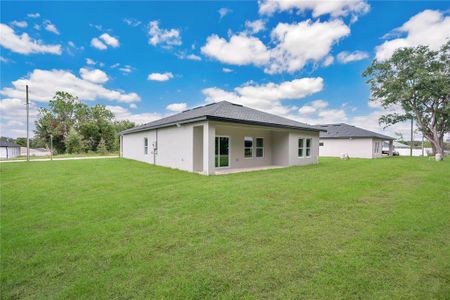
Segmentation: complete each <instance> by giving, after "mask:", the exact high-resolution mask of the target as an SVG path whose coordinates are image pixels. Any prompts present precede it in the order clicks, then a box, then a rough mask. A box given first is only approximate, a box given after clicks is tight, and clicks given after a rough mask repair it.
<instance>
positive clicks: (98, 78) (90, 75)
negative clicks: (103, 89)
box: [80, 68, 109, 83]
mask: <svg viewBox="0 0 450 300" xmlns="http://www.w3.org/2000/svg"><path fill="white" fill-rule="evenodd" d="M80 76H81V78H83V79H84V80H87V81H90V82H93V83H105V82H107V81H108V80H109V78H108V75H106V73H105V72H103V71H102V70H99V69H87V68H81V69H80Z"/></svg>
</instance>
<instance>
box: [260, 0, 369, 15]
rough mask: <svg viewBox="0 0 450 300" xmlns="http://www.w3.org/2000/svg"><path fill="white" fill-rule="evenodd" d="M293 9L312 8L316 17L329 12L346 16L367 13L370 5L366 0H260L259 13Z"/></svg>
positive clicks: (267, 13)
mask: <svg viewBox="0 0 450 300" xmlns="http://www.w3.org/2000/svg"><path fill="white" fill-rule="evenodd" d="M293 10H298V11H299V12H300V13H303V12H305V11H307V10H310V11H311V12H312V16H313V17H314V18H317V17H320V16H322V15H327V14H329V15H331V16H332V17H345V16H348V15H355V16H357V15H363V14H366V13H367V12H368V11H369V10H370V5H369V4H368V3H367V2H366V1H364V0H339V1H304V0H290V1H285V0H262V1H260V2H259V13H260V14H262V15H272V14H274V13H275V12H278V11H293Z"/></svg>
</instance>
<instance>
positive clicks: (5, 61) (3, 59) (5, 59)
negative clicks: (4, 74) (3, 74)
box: [0, 55, 11, 64]
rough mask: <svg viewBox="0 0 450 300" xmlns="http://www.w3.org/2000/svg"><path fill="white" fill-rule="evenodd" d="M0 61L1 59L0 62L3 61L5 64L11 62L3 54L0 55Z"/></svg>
mask: <svg viewBox="0 0 450 300" xmlns="http://www.w3.org/2000/svg"><path fill="white" fill-rule="evenodd" d="M0 61H1V62H2V63H5V64H7V63H10V62H11V60H10V59H8V58H6V57H4V56H2V55H0Z"/></svg>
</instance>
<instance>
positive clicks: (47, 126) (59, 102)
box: [35, 92, 89, 153]
mask: <svg viewBox="0 0 450 300" xmlns="http://www.w3.org/2000/svg"><path fill="white" fill-rule="evenodd" d="M88 110H89V107H88V106H87V105H86V104H84V103H81V102H80V101H79V100H78V97H75V96H73V95H71V94H70V93H67V92H56V95H55V96H54V97H53V99H52V100H50V102H49V103H48V108H40V109H39V119H38V120H37V121H36V129H35V134H36V136H37V138H39V139H41V140H44V141H46V143H47V144H49V143H50V135H53V147H54V148H55V150H56V151H57V152H58V153H64V152H65V150H66V146H65V143H64V139H65V138H66V136H67V134H68V133H69V130H70V129H71V128H73V127H75V128H77V126H78V125H79V124H78V121H79V119H80V115H83V114H85V113H86V112H87V111H88Z"/></svg>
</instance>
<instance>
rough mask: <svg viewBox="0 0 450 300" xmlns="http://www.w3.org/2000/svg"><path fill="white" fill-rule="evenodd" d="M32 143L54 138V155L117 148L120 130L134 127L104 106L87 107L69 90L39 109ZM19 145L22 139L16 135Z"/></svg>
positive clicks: (42, 143)
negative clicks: (116, 118) (120, 119)
mask: <svg viewBox="0 0 450 300" xmlns="http://www.w3.org/2000/svg"><path fill="white" fill-rule="evenodd" d="M35 124H36V129H35V131H34V133H35V136H34V137H33V139H32V142H31V145H32V146H35V147H36V146H37V147H46V148H49V146H50V137H51V136H52V137H53V150H54V153H55V154H62V153H82V152H99V153H106V152H112V151H118V150H119V147H120V138H119V133H120V132H121V131H123V130H125V129H128V128H132V127H134V126H135V124H134V123H133V122H130V121H117V120H115V118H114V114H113V113H112V112H111V111H110V110H109V109H107V108H106V107H105V106H104V105H99V104H97V105H95V106H91V107H90V106H88V105H86V104H84V103H82V102H80V101H79V99H78V97H76V96H73V95H72V94H70V93H68V92H62V91H59V92H56V94H55V96H54V97H53V99H52V100H50V102H49V103H48V107H47V108H40V109H39V117H38V119H37V120H36V122H35ZM16 141H18V142H20V143H21V144H22V143H23V142H24V143H25V145H26V139H25V138H17V139H16Z"/></svg>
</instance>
